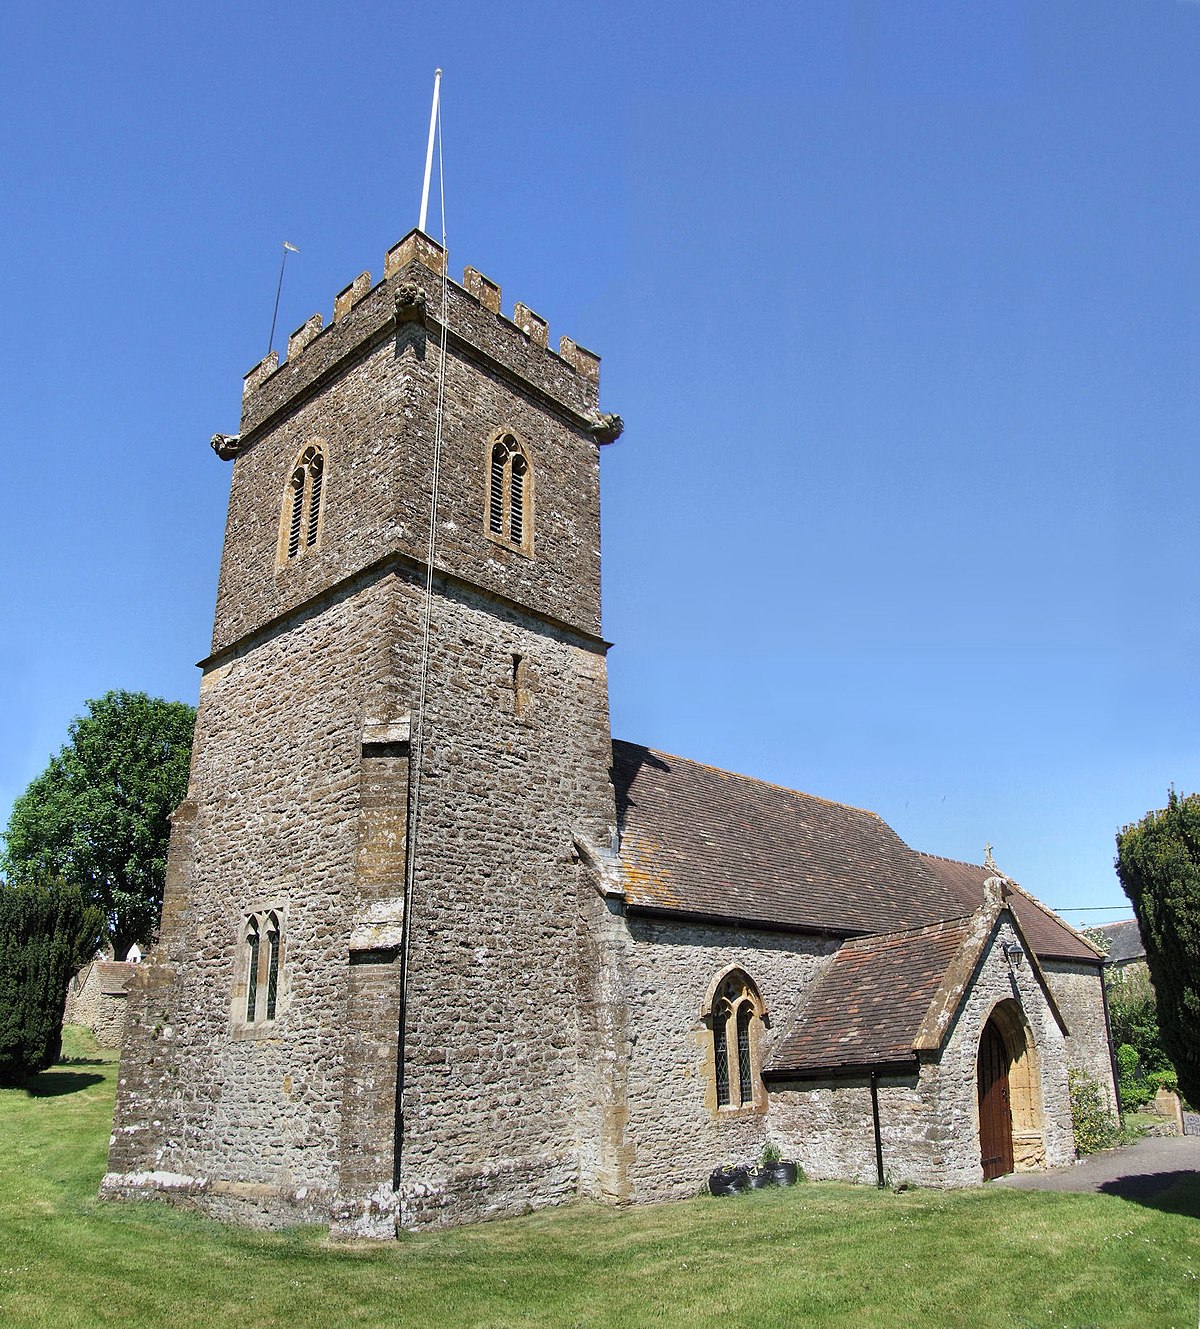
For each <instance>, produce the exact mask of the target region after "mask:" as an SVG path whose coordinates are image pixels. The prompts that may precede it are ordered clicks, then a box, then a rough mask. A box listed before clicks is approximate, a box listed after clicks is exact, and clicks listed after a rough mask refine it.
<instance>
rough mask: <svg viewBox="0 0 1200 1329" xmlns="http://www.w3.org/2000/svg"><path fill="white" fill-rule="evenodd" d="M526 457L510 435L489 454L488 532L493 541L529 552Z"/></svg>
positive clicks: (498, 442)
mask: <svg viewBox="0 0 1200 1329" xmlns="http://www.w3.org/2000/svg"><path fill="white" fill-rule="evenodd" d="M531 479H532V476H531V474H530V469H529V458H528V457H527V456H526V455H525V452H524V450H523V449H522V447H521V445H520V444H519V443H518V442H517V440H516V439H515V438H514V437H513V436H512V435H511V434H504V435H502V436H501V437H500V438H498V439H497V440H496V441H495V442H494V443H493V444H492V447H491V451H490V453H489V455H488V476H487V529H488V534H489V535H491V536H492V538H493V539H495V540H497V541H499V542H501V543H503V544H506V545H511V546H512V547H513V548H515V549H520V550H523V551H524V552H525V553H529V552H530V547H531V544H532V539H531V537H532V533H533V532H532V520H531V502H530V500H531V496H532V495H531V490H532V486H531V483H530V481H531Z"/></svg>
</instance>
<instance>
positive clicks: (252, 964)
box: [246, 918, 259, 1024]
mask: <svg viewBox="0 0 1200 1329" xmlns="http://www.w3.org/2000/svg"><path fill="white" fill-rule="evenodd" d="M258 941H259V939H258V920H257V919H254V918H252V919H251V920H250V923H249V925H248V926H247V928H246V1019H247V1020H248V1021H249V1022H250V1023H251V1024H253V1023H254V1017H255V1015H256V1014H257V1009H258Z"/></svg>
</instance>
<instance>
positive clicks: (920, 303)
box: [0, 0, 1200, 921]
mask: <svg viewBox="0 0 1200 1329" xmlns="http://www.w3.org/2000/svg"><path fill="white" fill-rule="evenodd" d="M437 65H441V66H442V67H443V68H444V69H445V81H444V84H443V95H444V128H445V148H446V191H447V214H448V230H449V241H450V251H451V252H450V261H451V268H452V272H454V273H455V274H456V275H457V274H459V273H461V270H462V267H463V266H464V265H465V264H468V263H470V264H472V265H474V266H476V267H478V268H480V269H481V270H482V271H483V272H485V273H487V274H488V275H489V276H491V277H493V278H495V279H496V280H497V281H499V282H501V283H502V285H503V287H504V308H505V311H506V312H511V308H512V302H513V301H514V300H521V301H523V302H524V303H526V304H527V305H529V306H531V307H532V308H534V309H536V310H537V311H538V312H539V313H541V314H542V315H543V316H545V317H546V318H548V319H549V321H550V326H551V337H552V339H553V340H554V341H555V342H556V340H557V337H558V335H559V334H560V333H562V332H566V333H568V334H570V335H571V336H573V337H575V338H576V339H577V340H579V341H581V342H582V343H583V344H585V345H587V346H589V347H592V348H594V349H595V350H597V351H599V352H600V353H601V354H602V355H603V356H604V368H603V381H602V399H603V403H604V404H605V406H606V408H607V409H609V410H615V411H619V412H620V413H621V414H622V415H623V416H624V417H625V419H626V422H627V428H626V433H625V436H624V438H623V439H622V440H621V441H620V442H619V443H618V444H617V445H616V446H615V447H612V448H610V449H608V450H606V452H605V455H604V459H603V474H604V558H605V563H604V573H605V631H606V635H607V636H608V637H609V638H610V639H611V640H612V641H614V642H615V643H616V644H615V647H614V649H613V651H612V652H611V654H610V657H609V665H610V682H611V689H612V707H613V725H614V731H615V733H616V734H617V735H618V736H619V737H623V738H629V739H632V740H636V741H640V742H645V743H648V744H651V745H653V746H656V747H660V748H663V749H665V750H667V751H669V752H675V753H679V754H683V755H686V756H690V757H694V758H697V759H699V760H702V761H707V762H711V763H713V764H715V765H719V766H724V767H728V768H731V769H734V770H740V771H745V772H747V773H749V774H753V775H757V776H761V777H763V778H766V779H769V780H774V781H777V782H779V783H782V784H787V785H792V786H795V787H798V788H801V789H804V790H807V791H809V792H812V793H816V794H821V795H823V796H826V797H829V798H833V799H839V800H843V801H846V802H849V803H853V804H856V805H858V806H863V807H869V808H872V809H874V810H876V811H878V812H879V813H880V814H881V815H882V816H883V817H885V818H886V819H887V821H889V822H890V823H891V824H892V825H893V826H894V827H895V828H896V829H897V831H899V833H900V834H901V835H902V836H903V837H904V838H905V839H906V840H907V841H908V842H909V843H910V844H912V845H914V846H915V847H917V848H920V849H924V850H928V851H931V852H935V853H942V854H946V855H948V856H951V857H960V858H969V859H974V860H975V861H978V860H979V858H980V857H981V854H982V849H983V845H984V842H985V841H989V840H990V841H991V842H992V843H993V844H994V845H995V853H996V857H997V860H998V861H999V863H1000V864H1001V866H1002V867H1004V868H1005V869H1006V870H1007V871H1008V872H1009V873H1010V874H1012V875H1014V876H1015V877H1017V879H1018V880H1020V881H1021V882H1022V883H1023V884H1025V885H1027V886H1028V887H1029V888H1030V889H1032V890H1034V891H1035V892H1036V893H1038V894H1039V895H1041V897H1042V898H1043V899H1045V900H1047V901H1048V902H1049V903H1051V904H1053V905H1057V906H1064V907H1065V906H1082V905H1111V904H1117V903H1120V902H1121V900H1122V896H1121V894H1120V889H1119V886H1118V885H1117V883H1116V879H1115V876H1114V873H1113V870H1112V858H1113V834H1114V831H1115V830H1116V828H1117V827H1118V826H1120V825H1121V824H1122V823H1124V822H1126V821H1129V820H1133V819H1135V818H1137V817H1139V816H1140V815H1141V814H1142V813H1143V812H1145V811H1146V809H1147V808H1150V807H1155V806H1160V805H1161V804H1162V803H1163V802H1164V800H1165V797H1166V792H1167V788H1168V786H1169V785H1170V784H1172V783H1174V784H1175V785H1176V786H1177V787H1178V788H1179V789H1180V790H1181V791H1190V790H1193V789H1195V788H1197V786H1200V723H1198V722H1200V695H1198V688H1200V682H1198V680H1200V669H1198V664H1200V660H1198V653H1200V652H1198V645H1200V642H1198V629H1200V619H1198V617H1197V603H1196V602H1197V595H1198V590H1197V587H1198V579H1197V571H1196V570H1197V566H1198V565H1200V547H1198V546H1200V523H1198V522H1197V519H1196V515H1197V514H1196V506H1197V494H1198V491H1200V486H1198V483H1197V482H1198V479H1200V475H1198V471H1200V452H1198V449H1197V446H1196V444H1197V433H1198V428H1197V427H1198V425H1200V278H1198V276H1197V272H1198V264H1197V259H1198V258H1200V254H1198V244H1197V236H1198V235H1200V114H1198V111H1200V4H1196V3H1183V2H1178V0H1163V2H1159V0H1139V2H1138V3H1131V2H1129V0H1122V2H1121V3H1104V2H1103V0H1086V2H1085V3H1079V4H1063V3H1054V2H1053V0H1051V2H1050V3H1032V2H1031V3H1028V4H1018V3H1006V4H996V3H987V2H986V0H972V3H963V0H950V2H948V3H921V2H919V0H917V2H913V0H907V2H905V3H887V2H885V0H877V2H875V3H822V2H820V0H806V3H804V4H800V5H786V6H785V5H778V6H766V7H764V6H757V5H747V6H741V7H731V6H729V5H727V4H725V5H720V6H717V5H704V4H695V3H689V4H686V5H683V4H668V5H659V6H655V7H653V8H651V7H648V6H644V5H641V4H639V5H632V4H625V3H612V4H604V5H584V4H578V3H577V4H570V5H566V4H561V3H559V4H554V5H549V4H546V5H536V6H531V5H509V6H497V5H490V4H489V5H455V4H441V5H436V6H434V5H426V6H416V7H414V6H411V5H403V6H402V5H399V4H386V5H385V4H374V5H372V4H361V5H333V4H330V5H316V4H305V3H290V4H286V5H284V4H258V5H245V4H239V5H232V4H225V3H212V2H210V3H206V4H205V5H203V6H201V5H162V4H137V5H135V4H120V3H112V4H106V5H90V6H85V5H83V4H56V3H43V4H38V5H9V6H7V7H5V9H4V11H3V15H2V16H0V252H2V253H3V256H4V257H3V263H2V265H0V295H2V297H3V311H4V319H3V323H2V324H0V406H2V419H3V422H4V428H5V437H4V467H5V498H6V502H5V514H4V520H3V532H4V557H5V564H6V568H7V575H6V577H5V578H4V583H3V589H2V590H0V596H2V597H3V622H4V625H5V630H4V637H3V646H2V650H0V684H2V689H3V691H2V695H3V700H4V704H3V707H2V708H0V820H3V821H6V820H7V814H8V807H9V804H10V803H11V800H12V798H13V797H14V796H15V795H16V794H17V793H19V792H20V790H21V789H22V788H23V787H24V786H25V784H26V783H27V782H28V781H29V780H30V779H31V778H32V777H33V776H34V775H35V774H36V773H37V772H38V771H40V770H41V769H42V767H43V766H44V765H45V763H46V760H47V758H48V756H49V755H50V753H51V752H52V751H53V750H55V749H56V748H57V747H58V746H59V745H60V744H61V743H62V742H63V740H64V738H65V734H66V727H67V724H68V722H69V720H70V718H71V717H72V715H74V714H76V713H78V712H79V711H80V709H81V708H82V705H83V702H84V700H85V699H86V698H88V697H92V696H97V695H99V694H101V693H103V692H104V691H106V690H107V689H109V688H114V687H124V688H140V689H145V690H147V691H149V692H151V693H158V694H162V695H165V696H169V697H178V698H183V699H186V700H191V701H194V700H195V698H196V694H197V686H198V674H197V671H196V670H195V668H194V662H195V661H196V660H198V659H200V658H201V657H202V656H203V655H204V654H205V653H206V650H207V644H208V638H209V633H210V631H211V626H212V609H213V600H214V593H215V583H216V572H217V563H218V558H219V555H220V546H221V536H222V530H223V523H224V513H225V500H226V495H227V486H228V480H229V470H228V467H227V466H226V465H225V464H224V463H222V462H219V461H218V460H217V459H216V458H215V457H214V455H213V454H212V453H211V452H210V450H209V448H208V438H209V436H210V435H211V434H212V433H213V432H214V431H217V430H221V431H229V432H232V431H234V430H236V428H237V420H238V409H239V400H240V384H241V376H242V374H243V373H244V372H245V371H246V370H247V369H249V368H250V367H251V366H252V365H253V364H254V363H256V362H257V361H258V360H259V359H260V358H261V356H262V355H263V353H264V351H265V349H266V341H267V334H268V331H269V325H270V315H271V304H272V299H273V297H274V292H275V281H276V276H277V265H278V260H279V254H280V245H281V243H282V241H283V240H284V239H288V240H290V241H292V242H293V243H294V244H296V245H298V246H300V248H301V250H302V253H301V254H300V255H299V256H298V257H294V258H293V259H292V260H291V261H290V262H289V267H288V277H287V284H286V286H285V288H284V294H283V304H282V307H281V311H280V329H281V331H282V333H283V335H284V336H286V334H287V333H288V332H289V331H290V330H291V329H293V328H295V327H296V326H298V325H299V324H300V323H301V322H303V321H304V319H305V318H307V317H308V315H309V314H311V313H313V312H314V311H316V310H320V311H321V312H322V313H323V314H324V315H325V317H326V318H328V317H329V315H330V311H331V308H332V303H333V296H334V293H335V292H336V291H337V290H339V289H340V288H341V287H342V286H343V285H345V284H346V283H347V282H348V281H349V280H350V279H351V278H353V277H354V276H355V275H356V274H357V273H359V272H360V271H362V270H363V269H364V268H369V269H370V270H371V271H372V273H373V274H375V276H376V277H378V275H379V274H380V272H381V269H382V259H383V254H384V251H385V250H386V249H387V248H388V246H389V245H390V244H392V243H393V242H394V241H395V240H396V239H398V238H399V237H400V235H401V234H403V233H404V232H405V231H407V230H408V229H409V228H410V227H411V226H413V225H414V224H415V221H416V211H417V203H418V198H419V191H420V172H421V166H422V162H423V155H424V137H425V128H426V124H427V121H428V114H429V96H430V90H431V83H432V74H433V70H434V68H435V66H437ZM436 226H437V223H436V221H434V222H433V223H432V224H431V227H430V229H436ZM1117 916H1118V915H1117V914H1116V913H1114V914H1111V915H1107V916H1106V915H1092V916H1089V917H1090V918H1091V919H1092V920H1093V921H1095V920H1099V919H1103V918H1105V917H1117ZM1069 917H1071V918H1072V920H1077V919H1078V918H1079V915H1077V914H1073V913H1069Z"/></svg>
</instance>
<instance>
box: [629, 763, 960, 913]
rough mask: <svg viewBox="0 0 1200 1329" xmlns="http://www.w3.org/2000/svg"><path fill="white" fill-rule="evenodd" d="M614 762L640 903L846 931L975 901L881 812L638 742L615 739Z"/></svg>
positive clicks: (633, 898) (634, 901)
mask: <svg viewBox="0 0 1200 1329" xmlns="http://www.w3.org/2000/svg"><path fill="white" fill-rule="evenodd" d="M613 767H614V770H613V774H614V781H615V784H616V791H617V817H618V822H619V825H620V830H621V854H620V867H619V872H620V877H621V884H622V886H623V887H624V891H625V898H626V900H627V901H628V902H629V904H630V905H631V906H632V907H634V908H643V909H657V910H666V911H670V912H673V913H683V914H693V915H700V916H703V917H706V918H713V919H722V920H729V921H736V922H743V923H758V924H764V925H766V926H775V927H787V928H795V929H805V930H811V931H815V932H827V933H832V934H834V935H838V936H852V935H854V934H858V933H869V932H893V931H896V930H897V929H901V928H909V927H919V926H922V925H924V924H926V923H933V922H937V921H940V920H942V919H946V918H953V917H955V916H957V915H960V914H963V913H969V912H970V911H971V909H974V908H975V905H972V906H970V909H964V908H963V907H962V905H961V903H960V901H959V899H958V898H957V896H956V895H955V894H954V893H953V892H952V891H951V890H949V889H948V888H947V887H946V886H945V885H944V884H943V883H942V882H941V880H940V878H939V877H938V876H937V875H935V874H934V873H933V872H931V871H930V870H929V868H928V867H927V866H926V864H925V861H924V860H923V859H922V858H921V856H920V855H919V854H916V853H914V852H913V851H912V850H911V849H910V848H909V847H908V846H907V845H906V844H905V843H904V841H903V840H901V839H900V837H899V836H898V835H897V834H896V833H895V831H893V830H892V829H891V827H890V826H888V825H887V824H886V823H885V822H884V821H883V820H882V818H880V817H878V816H876V814H875V813H873V812H864V811H862V810H861V809H859V808H852V807H847V806H846V805H845V804H842V803H831V802H829V801H828V800H826V799H823V798H814V797H813V796H812V795H811V794H800V793H797V792H796V791H795V790H792V789H783V788H781V787H780V786H778V785H773V784H765V783H764V782H763V781H761V780H751V779H749V778H748V777H746V776H744V775H732V774H730V773H729V772H728V771H720V770H716V769H715V768H714V767H712V766H702V765H700V764H699V763H698V762H694V761H685V760H684V759H683V758H681V757H672V756H668V755H667V754H665V753H662V752H654V751H652V750H651V749H649V748H644V747H638V746H636V745H635V744H632V743H621V742H614V743H613ZM976 903H978V902H976Z"/></svg>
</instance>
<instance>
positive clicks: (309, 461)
mask: <svg viewBox="0 0 1200 1329" xmlns="http://www.w3.org/2000/svg"><path fill="white" fill-rule="evenodd" d="M324 492H325V452H324V449H323V447H322V446H321V445H320V444H318V443H314V444H312V445H310V446H309V447H307V448H305V450H304V452H303V454H302V455H301V456H300V458H299V460H298V461H297V462H296V465H295V467H294V468H293V470H292V474H291V478H290V479H289V480H288V487H287V495H286V497H285V498H284V505H283V523H282V527H283V528H282V531H281V536H280V544H281V549H280V561H281V562H286V561H289V560H291V559H293V558H298V557H299V556H300V555H301V554H303V553H306V552H307V551H308V550H310V549H315V548H316V546H317V544H318V543H319V541H320V538H321V515H322V511H323V508H322V498H323V495H324Z"/></svg>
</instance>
